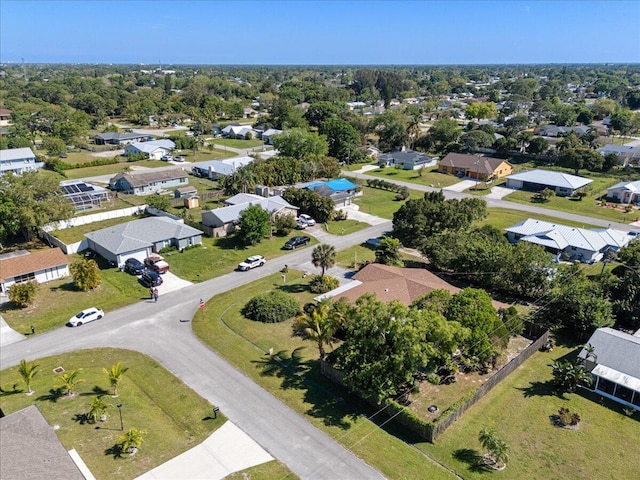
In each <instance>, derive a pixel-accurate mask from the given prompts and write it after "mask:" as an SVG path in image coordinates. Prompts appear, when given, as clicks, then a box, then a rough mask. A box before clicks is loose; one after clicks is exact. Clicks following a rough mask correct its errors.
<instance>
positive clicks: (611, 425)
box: [418, 345, 640, 480]
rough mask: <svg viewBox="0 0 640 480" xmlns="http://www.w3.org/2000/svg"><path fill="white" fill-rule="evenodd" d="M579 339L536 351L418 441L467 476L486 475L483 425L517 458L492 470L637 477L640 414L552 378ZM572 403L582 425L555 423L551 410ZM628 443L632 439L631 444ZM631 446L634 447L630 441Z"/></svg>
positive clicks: (510, 474)
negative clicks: (428, 439) (447, 424)
mask: <svg viewBox="0 0 640 480" xmlns="http://www.w3.org/2000/svg"><path fill="white" fill-rule="evenodd" d="M576 348H577V346H576V345H561V346H557V347H556V348H554V350H553V351H552V352H551V353H542V352H540V353H536V354H535V355H533V357H531V358H530V359H529V360H528V361H527V362H525V363H524V365H522V366H521V367H520V368H519V369H517V370H516V371H515V372H514V373H512V374H511V375H510V376H509V377H508V378H507V379H506V380H504V381H503V382H502V383H501V384H500V385H498V386H497V387H495V388H494V389H493V390H492V391H491V392H489V393H488V394H487V395H486V396H485V397H484V398H483V399H481V400H480V401H479V402H478V403H477V404H476V405H474V406H473V407H472V408H471V409H470V410H468V411H467V412H466V413H465V415H464V416H463V417H462V419H460V420H459V421H458V422H457V423H455V424H454V425H453V426H452V427H451V428H449V430H447V431H446V432H445V433H444V434H443V435H442V436H441V437H439V438H438V440H437V441H436V443H435V445H431V444H427V443H422V444H420V445H418V447H419V448H420V449H422V450H424V451H425V452H427V453H428V454H430V455H433V456H435V457H436V458H437V459H438V460H440V461H442V462H443V463H445V464H447V465H448V466H450V467H451V468H454V469H455V470H456V471H457V472H458V473H459V474H460V475H461V476H463V477H464V478H465V479H477V478H486V476H487V474H488V473H487V472H486V471H484V470H482V469H481V468H477V467H475V466H474V459H475V458H476V456H477V455H481V454H482V453H484V452H482V451H481V447H480V444H479V442H478V440H477V438H478V433H479V432H480V430H481V429H482V428H484V427H491V428H495V429H496V432H497V433H498V435H500V436H501V438H503V439H504V440H505V441H506V442H507V444H508V446H509V448H510V452H509V454H510V461H509V464H508V466H507V468H506V469H505V470H504V471H502V472H493V473H491V474H489V475H490V476H495V477H496V478H498V477H499V478H505V479H506V478H508V479H511V478H513V479H533V478H553V479H567V480H569V479H591V478H635V477H637V473H638V463H637V462H638V454H639V453H640V451H639V449H638V445H637V441H636V439H637V436H638V433H639V432H640V423H639V422H638V419H639V418H640V416H638V414H637V413H636V416H635V418H629V417H627V416H625V415H624V414H623V413H622V409H621V407H620V406H619V405H617V404H615V403H613V402H609V401H606V400H604V399H602V398H601V397H599V396H596V395H592V394H590V393H589V392H585V391H582V390H580V391H579V392H578V393H574V394H567V395H565V396H558V395H556V394H555V393H554V391H553V388H552V387H551V385H550V380H551V378H552V376H551V362H552V361H553V360H554V359H556V358H574V357H575V355H576V353H577V350H576ZM560 407H567V408H569V409H571V410H572V411H576V412H577V413H578V414H579V415H580V417H581V418H582V422H581V424H580V428H579V429H578V430H576V431H573V430H566V429H562V428H558V427H555V426H554V425H552V423H551V421H550V416H551V415H554V414H556V413H557V411H558V408H560ZM625 446H627V447H625ZM628 447H629V448H628Z"/></svg>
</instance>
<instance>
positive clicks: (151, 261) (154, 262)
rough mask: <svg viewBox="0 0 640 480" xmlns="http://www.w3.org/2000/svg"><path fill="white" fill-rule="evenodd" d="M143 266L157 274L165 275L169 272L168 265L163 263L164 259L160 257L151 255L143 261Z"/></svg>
mask: <svg viewBox="0 0 640 480" xmlns="http://www.w3.org/2000/svg"><path fill="white" fill-rule="evenodd" d="M144 264H145V265H146V266H147V268H150V269H151V270H154V271H156V272H158V273H161V274H162V273H167V272H168V271H169V264H168V263H167V262H165V261H164V258H163V257H162V256H160V255H151V256H150V257H148V258H145V259H144Z"/></svg>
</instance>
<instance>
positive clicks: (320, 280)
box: [309, 275, 340, 293]
mask: <svg viewBox="0 0 640 480" xmlns="http://www.w3.org/2000/svg"><path fill="white" fill-rule="evenodd" d="M339 285H340V282H338V279H336V278H333V277H330V276H329V275H315V276H314V277H313V278H312V279H311V281H310V282H309V289H310V290H311V291H312V292H313V293H327V292H330V291H331V290H333V289H334V288H338V286H339Z"/></svg>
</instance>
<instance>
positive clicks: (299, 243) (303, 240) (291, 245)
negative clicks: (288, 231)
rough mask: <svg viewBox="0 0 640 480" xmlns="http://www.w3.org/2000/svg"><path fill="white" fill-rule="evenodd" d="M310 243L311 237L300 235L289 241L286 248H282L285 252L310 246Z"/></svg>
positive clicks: (285, 245)
mask: <svg viewBox="0 0 640 480" xmlns="http://www.w3.org/2000/svg"><path fill="white" fill-rule="evenodd" d="M310 241H311V238H310V237H307V236H304V235H298V236H297V237H293V238H290V239H289V240H287V243H285V244H284V247H282V248H284V249H285V250H294V249H296V248H298V247H304V246H305V245H308V244H309V242H310Z"/></svg>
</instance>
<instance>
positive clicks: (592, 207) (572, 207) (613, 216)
mask: <svg viewBox="0 0 640 480" xmlns="http://www.w3.org/2000/svg"><path fill="white" fill-rule="evenodd" d="M614 183H616V180H615V179H608V180H606V179H603V178H597V179H595V181H594V182H593V185H594V187H593V189H592V190H591V191H590V192H589V195H588V196H586V197H585V198H584V199H582V200H580V201H578V200H572V199H569V198H567V197H557V196H553V197H551V198H550V199H549V201H548V202H544V203H534V202H532V201H531V196H532V195H533V193H532V192H525V191H516V192H514V193H511V194H509V195H507V196H506V197H504V200H508V201H510V202H516V203H522V204H526V205H536V206H541V207H544V208H549V209H551V210H560V211H563V212H569V213H575V214H577V215H586V216H589V217H595V218H603V219H605V220H611V221H614V222H620V223H627V222H633V221H634V220H635V218H636V217H638V216H640V211H638V210H637V209H636V210H634V211H633V212H631V213H625V212H624V211H623V210H621V209H618V208H613V207H601V206H599V205H598V202H597V201H596V198H598V197H600V196H601V195H603V194H604V193H606V189H607V187H610V186H611V185H613V184H614Z"/></svg>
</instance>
